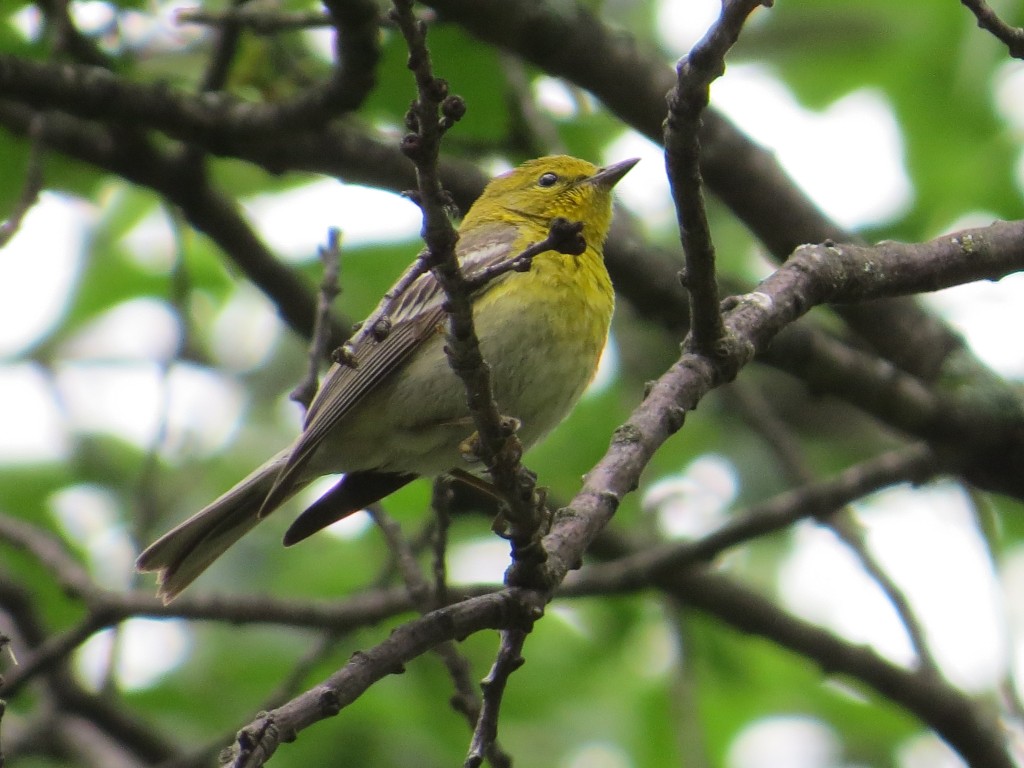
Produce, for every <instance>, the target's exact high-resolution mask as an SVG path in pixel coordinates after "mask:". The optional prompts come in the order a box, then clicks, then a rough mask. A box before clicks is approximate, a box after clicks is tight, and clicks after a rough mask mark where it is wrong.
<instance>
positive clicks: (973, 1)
mask: <svg viewBox="0 0 1024 768" xmlns="http://www.w3.org/2000/svg"><path fill="white" fill-rule="evenodd" d="M960 2H961V3H963V4H964V6H966V7H967V9H968V10H970V12H971V13H973V14H974V16H975V18H977V20H978V26H979V27H981V28H982V29H984V30H985V31H987V32H991V33H992V35H993V36H994V37H995V38H996V39H997V40H999V41H1001V42H1002V43H1004V44H1005V45H1006V47H1007V49H1008V50H1009V51H1010V55H1011V56H1013V58H1015V59H1024V29H1022V28H1020V27H1011V26H1010V25H1009V24H1007V23H1006V22H1005V21H1003V20H1002V19H1000V18H999V16H998V15H997V14H996V12H995V11H994V10H992V7H991V6H990V5H989V4H988V3H986V2H985V0H960Z"/></svg>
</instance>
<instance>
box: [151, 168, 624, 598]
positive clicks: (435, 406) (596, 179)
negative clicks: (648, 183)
mask: <svg viewBox="0 0 1024 768" xmlns="http://www.w3.org/2000/svg"><path fill="white" fill-rule="evenodd" d="M636 162H637V161H636V160H635V159H633V160H625V161H623V162H620V163H617V164H615V165H611V166H608V167H607V168H602V169H599V168H597V167H595V166H594V165H592V164H591V163H588V162H585V161H583V160H577V159H575V158H572V157H566V156H554V157H544V158H540V159H538V160H531V161H529V162H527V163H524V164H523V165H521V166H519V167H518V168H516V169H514V170H512V171H510V172H509V173H506V174H504V175H502V176H499V177H497V178H496V179H493V180H492V181H491V182H490V183H489V184H488V185H487V187H486V189H484V191H483V194H482V195H481V196H480V198H479V199H478V200H477V201H476V203H475V204H474V205H473V206H472V207H471V208H470V209H469V212H468V213H467V214H466V216H465V218H464V219H463V221H462V224H461V226H460V227H459V240H458V244H457V246H456V254H457V256H458V259H459V262H460V264H461V267H462V270H463V273H464V274H466V275H468V276H472V275H473V274H479V272H480V271H481V270H484V269H487V268H489V267H491V266H493V265H495V264H499V263H501V262H503V261H506V260H508V259H512V258H515V257H516V256H517V255H519V254H520V253H521V252H522V251H524V250H525V249H526V248H527V247H529V246H530V245H533V244H535V243H538V242H540V241H542V240H544V239H545V238H546V237H547V236H548V232H549V227H550V224H551V222H552V220H553V219H555V218H556V217H562V218H564V219H567V220H569V221H572V222H582V223H583V231H582V234H583V238H584V240H585V242H586V249H585V251H584V252H583V253H582V254H581V255H578V256H572V255H568V254H563V253H559V252H555V251H545V252H543V253H541V254H539V255H538V256H536V257H535V258H534V260H533V262H532V265H531V267H530V269H529V270H528V271H525V272H516V271H510V272H505V273H504V274H502V275H500V276H498V277H496V278H495V279H493V280H491V281H490V282H488V283H486V284H484V285H483V286H481V287H480V288H479V289H478V291H477V293H476V294H475V295H474V297H473V318H474V321H475V324H476V331H477V336H478V338H479V340H480V347H481V351H482V353H483V356H484V359H485V360H486V361H487V362H488V364H489V365H490V367H491V377H492V386H493V390H494V397H495V401H496V402H497V404H498V407H499V411H500V413H502V414H503V415H506V416H511V417H513V418H515V419H517V420H518V421H519V424H520V427H519V432H518V434H519V437H520V439H521V441H522V443H523V445H524V447H527V448H528V447H530V446H531V445H533V444H535V443H536V442H537V441H538V440H540V439H541V438H542V437H543V436H544V435H546V434H547V433H548V432H549V431H550V430H551V429H552V428H553V427H555V426H556V425H557V424H558V423H559V422H560V421H561V420H562V419H563V418H564V417H565V416H566V415H567V414H568V413H569V411H570V410H571V409H572V407H573V405H574V404H575V403H576V401H577V400H578V399H579V397H580V395H581V394H582V393H583V390H584V389H585V388H586V386H587V385H588V384H589V383H590V381H591V379H592V378H593V376H594V372H595V371H596V369H597V363H598V359H599V357H600V355H601V351H602V349H603V348H604V345H605V340H606V339H607V336H608V326H609V323H610V321H611V316H612V306H613V293H612V286H611V281H610V280H609V278H608V272H607V271H606V270H605V266H604V259H603V254H602V250H603V246H604V240H605V237H606V236H607V234H608V228H609V226H610V224H611V219H612V198H611V190H612V187H613V186H614V185H615V183H616V182H617V181H618V180H619V179H621V178H622V177H623V176H624V175H625V174H626V172H627V171H629V169H630V168H632V167H633V165H635V164H636ZM443 303H444V294H443V291H442V290H441V288H440V287H439V285H438V283H437V281H436V279H435V278H434V276H433V274H432V273H430V272H426V273H424V274H423V275H421V276H420V277H418V278H417V279H416V280H415V281H414V282H412V283H411V284H410V285H409V286H408V287H407V288H406V289H405V291H404V293H402V294H401V295H400V296H399V297H398V299H397V300H393V301H392V305H391V311H390V313H389V320H390V331H389V332H388V333H387V334H386V335H384V334H379V333H378V334H376V335H375V334H374V333H373V329H370V328H366V327H365V326H364V327H362V328H361V329H360V330H359V332H357V334H356V335H355V336H354V337H353V339H352V340H351V341H350V343H349V350H350V352H351V354H350V355H348V359H347V360H345V361H343V362H339V363H335V364H334V365H333V366H332V367H331V369H330V370H329V371H328V373H327V375H326V377H325V379H324V382H323V386H322V387H321V389H320V391H319V393H318V394H317V396H316V398H315V399H314V400H313V402H312V404H311V405H310V407H309V411H308V413H307V414H306V422H305V426H304V428H303V431H302V434H301V435H300V436H299V437H298V439H297V440H296V442H295V443H294V444H293V445H292V446H291V447H290V448H288V449H286V450H284V451H282V452H281V453H279V454H278V455H276V456H274V457H273V458H272V459H270V460H269V461H268V462H267V463H265V464H264V465H263V466H261V467H259V468H258V469H257V470H255V471H254V472H253V473H252V474H250V475H249V476H248V477H246V478H245V479H244V480H242V481H241V482H240V483H239V484H238V485H236V486H235V487H234V488H232V489H231V490H229V491H228V492H227V493H225V494H224V495H223V496H221V497H220V498H218V499H216V500H215V501H213V502H212V503H210V504H209V505H208V506H207V507H205V508H204V509H202V510H201V511H199V512H198V513H196V514H195V515H194V516H193V517H191V518H189V519H188V520H186V521H185V522H183V523H181V524H180V525H179V526H178V527H176V528H174V529H173V530H172V531H170V532H169V533H167V534H165V535H164V536H163V537H162V538H160V539H159V540H158V541H156V542H155V543H154V544H152V545H151V546H150V547H149V548H148V549H146V551H144V552H143V553H142V554H141V555H140V556H139V559H138V563H137V565H138V568H139V569H140V570H142V571H158V572H159V575H158V583H159V593H160V595H161V596H162V597H163V598H164V600H165V601H169V600H171V599H173V598H174V597H175V596H176V595H178V594H179V593H180V592H181V591H182V590H183V589H184V588H185V587H187V586H188V585H189V584H190V583H191V582H192V581H193V580H194V579H195V578H196V577H197V576H198V575H199V574H200V573H202V572H203V571H204V570H205V569H206V568H207V567H208V566H209V565H210V564H211V563H212V562H213V561H214V560H215V559H217V558H218V557H219V556H220V555H221V554H222V553H223V552H224V551H225V550H226V549H227V548H228V547H229V546H231V545H232V544H234V543H235V542H236V541H237V540H238V539H239V538H241V536H242V535H243V534H245V533H246V532H248V531H249V530H250V529H251V528H253V527H254V526H255V525H256V524H257V523H258V522H259V521H260V520H261V519H263V517H265V516H266V515H267V514H269V513H270V512H272V511H273V510H274V509H276V508H277V507H278V506H280V505H281V504H282V503H284V502H285V501H286V500H287V499H288V498H290V497H291V496H293V495H294V494H295V493H297V492H298V491H299V490H301V489H302V488H304V487H305V486H306V485H308V484H309V483H310V482H312V481H313V480H315V479H317V478H319V477H321V476H323V475H328V474H335V473H340V472H342V473H345V474H344V475H343V476H342V478H341V480H340V481H339V482H338V483H337V484H336V485H335V486H334V487H333V488H332V489H331V490H329V491H328V492H327V493H326V494H325V495H324V496H323V497H322V498H321V499H320V500H319V501H317V502H315V503H314V504H313V505H312V506H311V507H310V508H309V509H307V510H306V511H305V512H303V513H302V514H301V515H300V516H299V517H298V518H297V519H296V520H295V522H294V523H293V524H292V526H291V528H289V529H288V532H287V533H286V534H285V544H286V545H289V544H294V543H295V542H297V541H300V540H302V539H304V538H305V537H306V536H309V535H310V534H312V533H314V532H316V531H318V530H320V529H321V528H323V527H325V526H326V525H329V524H330V523H332V522H334V521H336V520H340V519H341V518H343V517H345V516H346V515H349V514H351V513H352V512H355V511H357V510H360V509H362V508H364V507H365V506H367V505H368V504H370V503H372V502H374V501H377V500H378V499H381V498H383V497H384V496H387V495H388V494H389V493H392V492H393V491H395V490H397V489H398V488H400V487H402V486H403V485H405V484H406V483H408V482H409V481H410V480H412V479H413V478H415V477H416V476H418V475H426V476H435V475H438V474H441V473H443V472H446V471H449V470H452V469H453V468H463V469H467V470H468V469H469V468H468V467H466V466H465V465H466V464H467V460H466V459H465V458H464V457H463V456H462V455H461V454H460V450H459V446H460V444H461V443H463V442H464V441H465V440H466V438H467V437H469V436H470V435H471V434H473V432H474V428H473V422H472V419H471V418H470V416H469V411H468V408H467V406H466V394H465V389H464V387H463V385H462V383H461V382H460V381H459V380H458V378H457V377H456V376H455V374H454V373H453V372H452V370H451V368H450V367H449V365H448V360H447V358H446V356H445V353H444V328H445V323H446V317H445V312H444V308H443ZM476 471H480V468H477V469H476Z"/></svg>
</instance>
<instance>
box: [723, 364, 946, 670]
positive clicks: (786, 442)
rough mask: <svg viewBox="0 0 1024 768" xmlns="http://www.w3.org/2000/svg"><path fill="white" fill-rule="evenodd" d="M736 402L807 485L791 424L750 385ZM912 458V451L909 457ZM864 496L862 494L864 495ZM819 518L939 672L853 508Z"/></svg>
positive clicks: (808, 475)
mask: <svg viewBox="0 0 1024 768" xmlns="http://www.w3.org/2000/svg"><path fill="white" fill-rule="evenodd" d="M731 394H732V395H733V396H734V398H735V400H736V401H737V404H738V405H739V406H740V413H741V414H742V416H743V417H744V418H745V419H746V420H747V422H748V423H749V424H750V425H751V426H752V427H753V429H754V431H755V432H757V433H758V434H759V435H761V436H762V438H763V439H765V440H766V441H767V442H768V444H769V446H770V447H771V448H772V450H773V452H774V453H775V455H776V457H777V458H778V459H779V463H780V464H781V466H782V470H783V472H784V473H786V474H787V475H789V478H790V480H791V481H793V482H796V483H800V484H801V485H807V484H809V483H813V482H814V481H815V479H816V478H815V476H814V472H813V471H812V470H811V468H810V465H809V463H808V462H807V459H806V457H805V456H804V453H803V451H802V450H801V448H800V445H799V443H798V441H797V440H796V437H795V436H794V435H793V433H792V431H791V430H790V429H789V427H788V425H787V424H786V423H785V422H784V421H783V420H782V419H780V418H779V417H778V414H777V413H776V412H775V409H774V408H772V406H771V404H770V403H769V402H768V401H767V400H766V399H765V398H764V397H762V396H761V393H760V392H758V391H756V390H754V389H753V388H751V387H745V386H742V385H740V384H738V383H737V384H736V385H734V386H733V387H732V388H731ZM908 458H910V459H911V460H913V454H910V456H909V457H908ZM922 468H923V467H921V466H919V467H917V468H916V470H915V468H914V467H913V466H911V470H912V471H914V472H915V473H914V474H913V476H912V477H910V478H909V479H911V480H913V481H914V482H920V481H922V480H924V479H925V474H924V473H922V472H921V471H920V470H921V469H922ZM892 470H893V471H894V479H900V478H901V477H904V478H905V477H907V476H906V475H905V474H903V473H902V472H901V471H900V470H901V467H900V466H899V465H898V464H894V465H893V467H892ZM861 495H863V494H861ZM817 518H818V520H819V521H820V522H821V523H822V524H823V525H825V526H828V528H830V529H831V530H832V531H833V532H834V533H835V534H836V536H838V537H839V539H840V540H841V541H842V542H843V543H844V544H846V546H847V547H849V548H850V550H851V551H852V552H853V553H854V554H855V555H856V556H857V558H858V559H859V560H860V562H861V565H862V566H863V568H864V570H865V571H867V573H868V575H869V576H871V578H873V579H874V580H875V582H876V583H877V584H878V586H879V587H880V588H881V590H882V592H884V593H885V595H886V597H888V598H889V601H890V602H891V603H892V605H893V607H894V608H895V609H896V613H897V615H899V617H900V620H901V621H902V622H903V626H904V628H905V629H906V631H907V635H908V636H909V638H910V643H911V646H912V647H913V648H914V652H915V653H916V654H917V657H918V659H919V660H920V662H921V667H922V668H923V669H927V670H930V671H931V672H937V671H938V668H939V667H938V664H937V663H936V661H935V657H934V655H933V654H932V652H931V648H929V646H928V642H927V638H926V635H925V632H924V627H923V626H922V624H921V622H920V621H919V620H918V617H917V613H916V612H915V611H914V608H913V606H912V605H911V604H910V601H909V600H908V599H907V596H906V595H905V594H904V593H903V590H902V589H900V587H899V585H898V584H897V583H896V582H895V581H894V580H893V579H892V577H890V576H889V574H888V573H887V572H886V571H885V569H884V568H883V567H882V565H881V564H880V563H879V562H878V560H877V558H875V556H874V555H873V554H872V552H871V550H870V549H869V548H868V546H867V542H866V541H865V540H864V533H863V527H862V526H861V525H860V523H859V522H858V520H857V518H856V516H855V515H854V514H853V511H852V510H851V509H850V507H849V506H848V505H846V504H844V505H842V506H840V507H838V508H837V509H836V511H835V512H834V513H833V514H831V515H817Z"/></svg>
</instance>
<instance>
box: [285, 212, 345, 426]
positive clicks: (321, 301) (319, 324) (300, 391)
mask: <svg viewBox="0 0 1024 768" xmlns="http://www.w3.org/2000/svg"><path fill="white" fill-rule="evenodd" d="M318 252H319V254H320V262H321V263H322V264H323V270H324V276H323V280H322V281H321V282H320V291H319V293H318V294H317V301H316V317H315V319H314V321H313V337H312V338H311V339H310V341H309V357H308V365H307V368H306V376H305V378H304V379H303V380H302V381H301V382H299V384H298V386H296V387H295V389H293V390H292V392H291V394H290V395H289V397H290V398H291V399H292V400H294V401H295V402H297V403H300V404H301V405H302V407H303V408H305V409H306V410H309V404H310V403H311V402H313V398H314V397H316V393H317V390H318V389H319V388H320V365H321V364H322V363H323V361H324V360H325V359H326V358H327V349H328V347H329V346H330V344H331V305H332V304H334V300H335V298H337V296H338V293H340V291H341V288H340V285H339V276H340V274H341V232H340V231H339V230H337V229H336V228H334V227H331V228H330V229H329V230H328V231H327V245H322V246H320V248H319V249H318Z"/></svg>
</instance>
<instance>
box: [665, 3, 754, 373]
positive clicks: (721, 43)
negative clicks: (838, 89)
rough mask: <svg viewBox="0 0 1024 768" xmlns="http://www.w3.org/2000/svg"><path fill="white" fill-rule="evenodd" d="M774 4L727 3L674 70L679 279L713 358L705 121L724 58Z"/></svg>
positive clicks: (670, 121) (721, 329)
mask: <svg viewBox="0 0 1024 768" xmlns="http://www.w3.org/2000/svg"><path fill="white" fill-rule="evenodd" d="M770 4H771V0H727V1H726V2H723V4H722V13H721V15H720V16H719V18H718V21H716V22H715V23H714V24H713V25H712V26H711V28H710V29H709V30H708V32H707V34H706V35H705V36H704V38H703V39H702V40H700V41H699V42H698V43H697V44H696V45H694V46H693V49H692V50H691V51H690V53H689V54H688V55H687V56H684V57H683V58H682V59H680V60H679V64H678V65H677V66H676V73H677V80H676V85H675V87H674V88H673V89H672V90H671V91H669V93H668V117H667V119H666V120H665V133H664V142H665V166H666V168H667V170H668V178H669V182H670V183H671V185H672V197H673V199H674V201H675V205H676V219H677V220H678V222H679V238H680V240H681V241H682V245H683V251H684V253H685V254H686V270H685V271H684V272H683V273H681V275H680V278H681V279H682V280H683V285H684V286H685V287H686V289H687V290H688V291H689V292H690V311H691V319H690V341H691V344H692V346H693V349H694V351H695V352H697V353H700V354H708V355H710V354H714V352H715V347H716V345H717V344H718V342H719V340H720V339H721V338H722V336H723V335H724V334H725V326H724V325H723V324H722V313H721V310H720V309H719V299H718V282H717V278H716V276H715V246H714V243H713V242H712V239H711V229H710V227H709V225H708V218H707V212H706V211H705V208H704V191H703V187H704V181H703V179H702V177H701V170H700V136H699V134H700V129H701V116H702V115H703V113H704V109H705V108H706V107H707V105H708V99H709V92H710V86H711V82H712V81H713V80H715V79H716V78H718V77H720V76H721V75H722V73H723V72H725V55H726V53H728V51H729V49H730V48H731V47H732V46H733V44H734V43H735V42H736V40H737V39H738V38H739V34H740V30H741V29H742V28H743V23H744V22H745V21H746V19H747V16H749V15H750V13H751V12H752V11H753V10H754V8H756V7H757V6H759V5H770Z"/></svg>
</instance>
